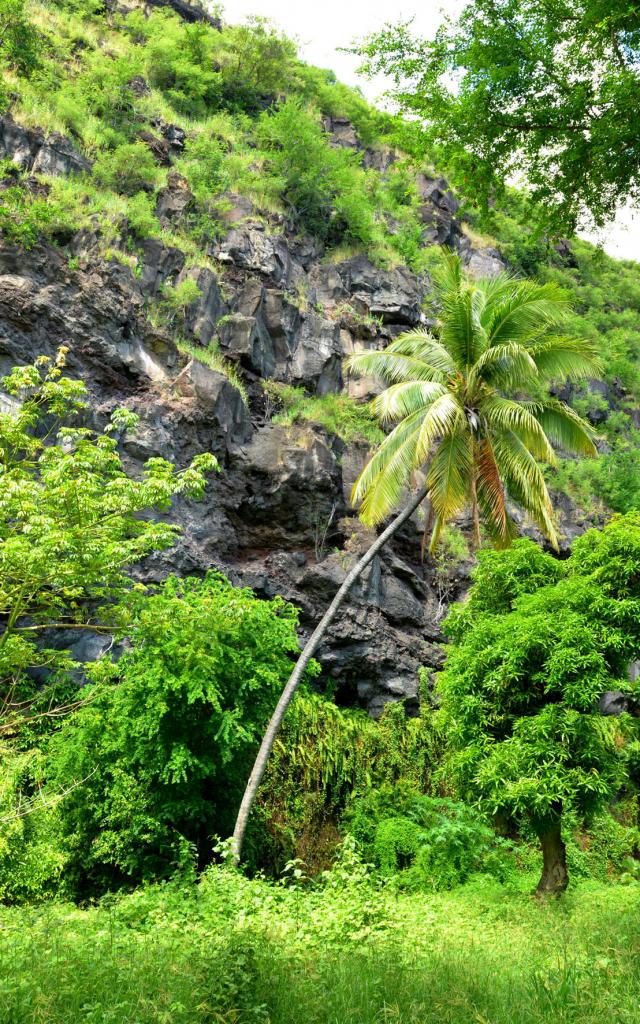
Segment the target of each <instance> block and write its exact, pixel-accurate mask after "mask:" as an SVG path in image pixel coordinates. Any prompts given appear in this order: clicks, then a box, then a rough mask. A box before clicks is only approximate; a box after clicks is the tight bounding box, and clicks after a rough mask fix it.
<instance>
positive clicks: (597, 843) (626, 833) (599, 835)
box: [567, 800, 640, 882]
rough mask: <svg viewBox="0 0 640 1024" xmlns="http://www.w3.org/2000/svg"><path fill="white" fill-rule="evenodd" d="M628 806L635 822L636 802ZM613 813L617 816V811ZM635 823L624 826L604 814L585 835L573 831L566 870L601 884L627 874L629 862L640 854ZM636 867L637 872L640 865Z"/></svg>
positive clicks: (611, 815) (611, 816) (591, 824)
mask: <svg viewBox="0 0 640 1024" xmlns="http://www.w3.org/2000/svg"><path fill="white" fill-rule="evenodd" d="M629 803H630V808H629V810H630V811H631V813H632V814H633V818H634V819H635V820H637V805H636V801H635V800H634V801H629ZM615 810H616V812H618V813H619V807H616V808H615ZM635 820H634V823H633V824H630V823H629V822H626V823H625V822H624V821H620V820H618V817H614V816H613V814H611V813H609V812H607V813H605V814H599V815H597V817H595V818H594V820H593V821H592V822H591V823H590V825H589V828H588V830H587V831H583V832H575V831H574V832H573V834H571V835H570V836H569V838H568V842H567V860H568V863H569V870H570V871H571V872H572V873H573V874H574V875H575V876H576V877H583V878H594V879H598V880H599V881H601V882H606V881H608V880H609V879H610V878H611V877H613V876H617V877H620V875H621V874H623V873H625V872H628V870H629V861H630V860H634V859H635V858H636V857H637V856H638V853H639V852H640V831H639V830H638V828H637V825H636V824H635ZM637 863H638V867H639V868H640V861H638V862H637Z"/></svg>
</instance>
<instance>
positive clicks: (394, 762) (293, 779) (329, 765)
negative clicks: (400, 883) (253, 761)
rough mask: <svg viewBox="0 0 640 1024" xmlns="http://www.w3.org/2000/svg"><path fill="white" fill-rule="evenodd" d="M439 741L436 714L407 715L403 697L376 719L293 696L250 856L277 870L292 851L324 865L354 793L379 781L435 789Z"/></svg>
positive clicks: (311, 697) (266, 784)
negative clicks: (342, 813) (339, 819)
mask: <svg viewBox="0 0 640 1024" xmlns="http://www.w3.org/2000/svg"><path fill="white" fill-rule="evenodd" d="M443 746H444V736H443V735H442V732H441V730H440V728H439V722H438V716H437V715H434V714H432V713H429V712H428V711H426V710H425V712H424V714H423V715H421V716H420V717H418V718H408V717H407V715H406V710H405V707H404V704H403V703H402V702H398V703H390V704H388V705H387V706H386V707H385V709H384V712H383V714H382V716H381V718H380V719H379V721H377V722H375V721H372V719H370V718H369V717H368V716H367V715H366V714H365V713H364V712H362V711H354V710H351V709H347V708H340V707H337V706H336V705H335V704H333V703H332V702H331V701H328V700H327V699H326V698H323V697H320V696H319V695H314V694H305V695H300V696H298V697H297V698H296V700H295V701H294V702H293V704H292V705H291V707H290V708H289V710H288V712H287V716H286V718H285V720H284V723H283V726H282V730H281V733H280V735H279V736H278V738H277V740H276V742H275V745H274V749H273V753H272V755H271V758H270V761H269V764H268V766H267V772H266V775H265V781H264V784H263V786H262V790H261V794H260V800H259V807H258V813H257V815H256V820H257V822H258V827H256V828H254V829H253V830H252V832H251V835H250V836H249V848H250V849H249V857H250V860H252V861H253V862H254V863H258V864H260V863H261V864H265V863H268V864H269V865H270V866H272V867H274V868H276V869H279V868H281V867H282V865H283V864H284V862H285V861H286V860H288V859H290V858H291V857H292V856H296V857H302V858H303V859H304V860H305V862H306V863H307V864H308V865H309V867H310V868H311V869H314V870H317V869H318V868H320V867H324V866H326V863H327V859H328V857H329V856H330V855H331V853H332V851H333V848H334V847H335V845H336V843H337V842H338V840H339V834H338V832H337V831H336V828H335V821H336V817H337V815H338V814H339V812H340V811H341V810H342V808H344V806H345V804H346V803H347V801H348V800H349V798H350V797H351V796H352V794H353V793H366V792H367V791H368V790H369V789H371V788H372V787H378V786H382V785H384V784H389V785H394V786H395V785H398V784H401V783H405V784H407V783H408V784H409V785H410V786H411V787H412V788H413V789H414V790H415V789H419V790H424V789H430V788H432V785H433V783H432V776H433V773H434V771H435V769H436V765H437V763H438V761H439V760H440V758H441V757H442V751H443ZM265 840H266V841H265Z"/></svg>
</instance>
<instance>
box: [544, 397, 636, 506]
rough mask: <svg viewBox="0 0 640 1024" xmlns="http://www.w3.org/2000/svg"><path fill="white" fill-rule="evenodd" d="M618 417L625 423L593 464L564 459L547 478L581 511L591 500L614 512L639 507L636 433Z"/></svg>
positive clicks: (590, 504) (592, 502)
mask: <svg viewBox="0 0 640 1024" xmlns="http://www.w3.org/2000/svg"><path fill="white" fill-rule="evenodd" d="M618 415H620V416H621V417H622V419H624V421H625V422H624V424H621V426H622V429H621V430H620V431H619V432H618V431H616V432H615V434H614V435H613V438H612V442H611V445H610V450H609V451H608V452H605V453H604V454H603V455H601V456H600V458H599V459H597V460H596V461H594V462H578V461H572V460H568V459H567V460H564V461H563V462H561V463H560V465H559V467H558V469H557V470H556V471H555V472H554V473H553V474H550V476H549V482H550V484H551V485H552V486H553V487H554V488H557V489H559V490H562V491H564V492H565V493H567V494H569V495H570V497H572V498H573V499H574V500H575V501H576V502H577V503H578V504H579V505H582V507H583V508H587V509H589V508H591V507H592V506H593V505H594V499H599V501H600V502H601V503H604V505H605V506H606V507H607V508H609V509H613V511H614V512H622V513H624V512H630V511H633V510H634V509H639V508H640V430H636V429H634V428H633V427H630V426H629V418H628V417H627V416H625V415H624V414H618ZM611 418H613V417H611ZM609 436H611V433H610V435H609Z"/></svg>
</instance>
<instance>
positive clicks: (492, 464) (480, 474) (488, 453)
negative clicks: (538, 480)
mask: <svg viewBox="0 0 640 1024" xmlns="http://www.w3.org/2000/svg"><path fill="white" fill-rule="evenodd" d="M474 463H475V471H476V490H477V494H478V502H479V504H480V505H481V508H482V512H483V519H484V520H485V524H486V525H487V526H488V527H489V529H490V532H491V535H492V536H493V537H494V538H497V539H499V540H500V543H501V544H508V543H509V540H510V536H511V535H510V531H509V527H508V522H509V517H508V515H507V502H506V497H505V493H504V487H503V486H502V479H501V476H500V470H499V469H498V464H497V462H496V459H495V455H494V453H493V448H492V447H491V442H490V441H489V440H488V438H484V439H483V440H482V441H480V442H479V443H478V444H477V445H476V449H475V458H474Z"/></svg>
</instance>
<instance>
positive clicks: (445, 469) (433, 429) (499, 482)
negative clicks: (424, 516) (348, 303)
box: [347, 254, 600, 551]
mask: <svg viewBox="0 0 640 1024" xmlns="http://www.w3.org/2000/svg"><path fill="white" fill-rule="evenodd" d="M436 281H437V303H438V307H439V317H438V320H437V324H436V327H435V329H434V331H433V332H427V331H421V330H420V331H409V332H407V333H405V334H402V335H400V336H399V337H398V338H397V339H396V340H395V341H393V342H392V343H391V344H390V345H388V346H387V347H386V348H385V349H384V350H382V351H378V352H375V351H365V352H358V353H356V354H354V355H352V356H350V357H349V359H348V360H347V367H348V369H349V370H351V371H356V372H359V373H362V374H367V375H372V376H374V377H377V378H379V379H380V380H381V381H382V382H383V383H384V384H386V385H388V386H387V387H386V389H385V390H384V391H383V392H382V393H381V394H380V395H379V396H378V397H377V398H375V399H374V400H373V402H372V409H373V411H374V413H375V415H376V416H377V417H378V419H379V420H380V422H381V423H382V424H383V426H385V427H393V429H392V430H391V432H390V433H389V434H388V435H387V436H386V438H385V439H384V441H383V442H382V443H381V444H380V445H379V447H378V448H377V450H376V451H375V452H374V454H373V455H372V457H371V459H370V460H369V462H368V463H367V465H366V466H365V468H364V470H363V471H362V473H361V474H360V476H359V478H358V479H357V481H356V483H355V485H354V488H353V494H352V501H353V503H354V505H355V506H360V515H361V518H362V520H363V521H364V522H365V523H367V524H369V525H375V524H377V523H380V522H382V521H383V520H384V519H386V518H387V516H388V515H389V514H390V513H391V512H392V511H393V510H394V509H395V508H396V507H397V505H398V504H399V502H400V501H401V499H402V496H403V494H404V493H405V491H406V488H407V487H408V485H410V483H411V481H412V479H413V477H414V474H415V473H416V472H420V471H422V472H424V473H425V474H426V485H427V488H428V498H429V505H430V513H429V518H428V527H430V526H432V533H431V542H430V550H431V551H433V550H434V548H435V546H436V544H437V541H438V537H439V535H440V532H441V530H442V528H443V526H444V525H445V523H446V522H447V521H448V520H450V519H451V518H452V517H453V516H455V515H456V514H457V513H459V512H461V511H462V510H463V509H465V508H469V507H470V508H471V513H472V521H473V534H474V541H475V544H476V545H478V544H479V543H480V520H481V519H482V521H483V523H484V526H485V528H486V531H487V533H488V535H489V537H490V539H491V540H492V541H493V542H494V544H496V545H497V546H502V547H504V546H507V545H508V544H509V543H510V541H511V539H512V537H513V536H514V535H515V532H516V531H515V527H514V524H513V522H512V520H511V518H510V516H509V512H508V501H507V499H508V498H510V499H511V500H512V501H513V502H515V503H516V504H518V505H520V506H521V507H522V508H523V509H525V510H526V512H527V513H528V514H529V515H530V516H531V518H532V519H533V520H534V521H535V522H536V523H537V525H538V526H539V527H540V529H541V530H542V531H543V533H544V534H545V535H546V536H547V537H548V539H549V541H550V542H551V544H553V545H554V546H555V547H557V535H556V531H555V528H554V524H553V520H552V507H551V501H550V498H549V493H548V491H547V487H546V484H545V480H544V475H543V471H542V469H541V467H540V465H539V463H540V462H544V463H547V464H550V465H554V464H555V463H556V462H557V458H556V454H555V451H554V447H553V446H557V447H559V448H561V449H562V450H564V451H565V452H567V453H574V454H577V455H582V456H593V455H596V454H597V452H596V448H595V445H594V441H593V432H592V430H591V429H590V427H589V425H588V423H586V422H585V421H584V420H583V419H582V418H581V417H580V416H578V415H577V413H575V412H574V411H573V409H571V408H570V407H569V406H568V405H566V404H565V403H564V402H562V401H559V400H558V399H557V398H553V397H550V396H549V386H550V385H551V384H552V383H553V382H554V381H556V382H558V381H565V380H567V379H568V380H571V381H576V380H580V379H584V378H585V377H593V376H597V375H598V374H599V371H600V365H599V361H598V359H597V356H596V354H595V351H594V349H593V347H592V346H591V345H590V343H589V342H587V341H585V340H582V339H578V338H571V337H564V336H562V335H561V334H560V333H559V329H560V328H561V326H562V324H563V321H565V320H566V318H567V314H568V311H569V306H568V303H567V300H566V298H565V296H564V294H563V293H562V291H561V290H560V289H559V288H557V287H556V286H555V285H553V284H538V283H536V282H534V281H528V280H518V279H516V278H514V277H512V276H511V275H509V274H500V275H498V276H497V277H494V278H490V279H485V280H478V281H470V280H468V279H466V278H465V276H464V274H463V271H462V266H461V263H460V260H459V259H458V257H456V256H454V255H452V254H450V255H448V256H446V257H445V259H444V260H443V264H442V266H441V268H440V269H439V271H438V273H437V277H436Z"/></svg>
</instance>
